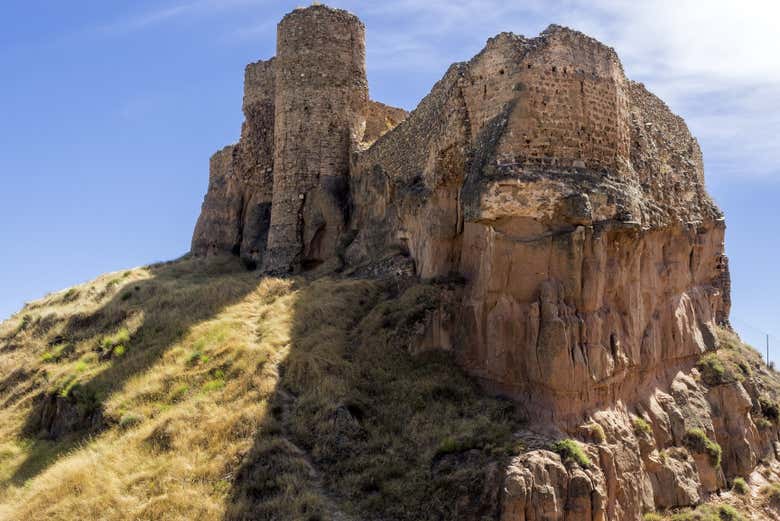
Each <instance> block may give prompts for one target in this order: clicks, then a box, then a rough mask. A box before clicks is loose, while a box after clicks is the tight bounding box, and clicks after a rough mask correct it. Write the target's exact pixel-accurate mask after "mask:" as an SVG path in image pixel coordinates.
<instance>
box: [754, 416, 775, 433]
mask: <svg viewBox="0 0 780 521" xmlns="http://www.w3.org/2000/svg"><path fill="white" fill-rule="evenodd" d="M772 425H773V424H772V422H771V421H769V420H767V419H766V418H757V419H756V427H758V428H759V429H761V430H762V431H766V430H769V429H771V428H772Z"/></svg>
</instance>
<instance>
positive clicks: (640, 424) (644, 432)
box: [632, 416, 653, 436]
mask: <svg viewBox="0 0 780 521" xmlns="http://www.w3.org/2000/svg"><path fill="white" fill-rule="evenodd" d="M632 423H633V425H634V433H635V434H636V435H638V436H648V435H652V434H653V427H652V426H651V425H650V424H649V423H648V422H647V420H645V419H644V418H640V417H638V416H637V417H636V418H634V420H633V422H632Z"/></svg>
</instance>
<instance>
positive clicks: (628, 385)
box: [193, 6, 777, 521]
mask: <svg viewBox="0 0 780 521" xmlns="http://www.w3.org/2000/svg"><path fill="white" fill-rule="evenodd" d="M279 35H280V38H279V49H278V53H279V54H278V56H277V58H276V59H275V60H273V61H269V62H260V63H259V64H256V65H253V66H250V68H248V69H247V81H246V95H245V103H244V111H245V114H246V118H247V119H246V123H245V125H244V128H243V130H242V137H241V141H240V142H239V143H238V144H237V145H235V146H233V147H228V148H227V149H225V150H223V151H222V152H219V153H218V154H217V155H215V156H214V158H213V159H212V164H211V179H210V184H209V192H208V194H207V196H206V200H205V202H204V206H203V213H202V215H201V218H200V220H199V222H198V226H197V228H196V232H195V236H194V238H193V253H195V254H198V255H205V254H210V253H214V252H219V251H233V252H234V253H237V254H240V255H242V257H244V258H246V259H247V262H248V264H250V265H259V266H265V267H266V268H267V269H269V270H273V271H275V272H279V271H299V270H302V269H307V268H310V267H313V266H315V265H319V264H321V263H323V262H330V263H332V264H333V265H334V266H337V267H338V268H339V269H340V270H342V271H343V272H345V273H347V274H350V273H351V274H363V275H365V274H372V275H381V276H387V275H390V276H393V275H394V274H395V273H396V272H402V271H403V270H404V268H399V266H401V267H403V266H405V267H406V268H407V269H410V270H412V271H413V272H414V273H415V275H416V276H418V277H421V278H437V277H455V278H458V279H462V280H463V281H465V282H464V284H463V286H462V288H461V289H460V290H458V291H454V292H453V294H452V295H450V296H449V298H448V302H449V303H450V305H448V306H447V308H446V309H442V310H440V313H439V314H438V315H437V316H435V317H432V318H431V320H430V322H429V325H430V327H429V331H428V334H427V336H426V346H425V347H426V348H430V347H434V348H441V349H450V350H452V351H453V352H454V355H455V356H456V358H457V359H458V360H459V361H460V363H461V365H462V366H463V367H465V368H466V369H467V370H468V371H469V372H470V373H471V374H472V375H474V376H476V377H477V378H478V379H479V380H480V381H481V382H482V383H483V384H484V386H485V387H486V388H487V389H489V390H490V391H492V392H496V393H500V394H503V395H507V396H509V397H511V398H513V399H514V400H515V401H516V402H517V403H518V404H519V406H520V407H521V408H522V409H523V410H524V411H525V413H526V415H527V416H528V418H529V419H530V420H532V422H531V427H529V432H528V433H527V434H528V436H527V438H528V439H529V440H535V439H554V438H562V437H573V438H578V439H579V440H580V441H581V442H582V443H583V446H584V447H585V450H586V452H587V453H588V454H589V455H590V457H591V459H592V461H593V464H592V465H591V466H585V467H583V466H582V465H577V464H572V463H571V462H570V461H568V462H567V461H562V460H561V458H560V457H559V456H558V455H556V454H554V453H553V452H550V451H549V450H546V445H544V444H540V445H539V446H538V448H536V449H534V450H531V451H529V452H527V453H525V454H523V455H522V456H518V457H517V458H515V460H513V461H512V462H511V464H510V465H509V467H508V468H507V471H506V475H505V478H504V493H503V494H502V499H501V501H502V512H503V519H504V520H506V521H510V520H536V519H550V520H553V519H555V520H557V519H566V520H574V519H577V520H580V519H581V520H587V521H591V520H593V521H595V520H601V519H614V520H629V519H639V518H640V517H641V514H642V512H645V511H648V510H652V509H654V508H669V507H676V506H684V505H693V504H696V503H698V502H700V501H702V500H703V499H704V498H706V497H707V495H708V494H711V493H713V492H716V491H718V490H720V489H722V488H723V487H725V486H726V484H727V481H730V480H731V479H732V478H734V477H736V476H740V475H742V476H744V475H746V474H749V473H750V472H751V471H752V469H753V468H754V467H755V465H756V463H757V462H758V461H759V460H760V459H767V458H774V451H775V448H774V446H773V441H774V440H776V439H777V433H776V432H774V431H771V432H759V431H758V430H757V428H756V426H755V423H754V421H753V416H751V414H753V415H755V414H756V403H757V402H758V399H759V395H760V392H759V390H757V389H758V387H760V385H759V384H757V383H756V381H751V380H748V381H747V383H746V382H745V381H740V380H734V381H728V382H706V381H702V378H701V373H700V372H699V370H697V368H696V365H697V362H699V360H700V358H701V357H702V355H703V354H705V353H707V352H708V351H715V350H717V349H718V348H719V347H720V343H721V338H722V337H723V334H724V333H722V331H723V330H719V328H723V327H725V328H727V327H728V314H729V306H730V300H729V276H728V268H727V260H726V258H725V256H724V249H723V239H724V230H725V224H724V220H723V216H722V214H721V212H720V210H719V209H718V208H717V207H716V206H715V204H714V203H713V201H712V200H711V199H710V197H709V196H708V195H707V193H706V190H705V187H704V173H703V164H702V157H701V151H700V149H699V146H698V144H697V142H696V140H695V139H694V138H693V137H692V136H691V135H690V132H689V131H688V129H687V127H686V125H685V123H684V122H683V121H682V119H680V118H679V117H677V116H675V115H674V114H672V113H671V112H670V111H669V109H668V108H667V107H666V105H664V103H663V102H662V101H660V100H659V99H658V98H656V97H655V96H653V95H652V94H651V93H649V92H648V91H647V90H646V89H645V88H644V86H642V85H641V84H637V83H634V82H632V81H630V80H628V79H627V78H626V77H625V74H624V72H623V68H622V66H621V64H620V61H619V59H618V57H617V55H616V53H615V51H614V50H613V49H611V48H608V47H606V46H604V45H602V44H600V43H599V42H597V41H595V40H593V39H592V38H589V37H587V36H585V35H583V34H581V33H578V32H575V31H572V30H570V29H566V28H563V27H558V26H551V27H550V28H548V29H547V30H546V31H545V32H544V33H542V34H541V35H540V36H539V37H536V38H530V39H528V38H523V37H520V36H516V35H513V34H508V33H502V34H500V35H498V36H496V37H495V38H492V39H490V40H489V41H488V43H487V46H486V47H485V49H484V50H483V51H482V52H480V53H479V54H478V55H477V56H475V57H474V58H473V59H471V60H470V61H469V62H465V63H458V64H455V65H453V66H452V67H451V68H450V69H449V71H448V72H447V74H446V75H445V76H444V78H442V80H440V81H439V82H438V83H437V84H436V85H435V86H434V88H433V90H432V91H431V93H430V94H429V95H428V96H427V97H426V98H425V99H424V100H423V101H422V102H421V103H420V105H419V106H418V107H417V108H416V109H415V110H414V111H413V112H412V113H411V114H410V115H409V116H408V117H406V113H405V112H403V111H400V110H399V109H392V108H390V107H386V106H384V105H381V104H376V103H374V102H369V101H368V96H367V88H366V82H365V67H364V64H363V60H364V55H365V51H364V44H363V27H362V24H360V22H359V21H358V20H357V19H356V18H354V17H352V16H351V15H348V14H346V13H345V12H343V11H336V10H331V9H329V8H325V7H321V6H317V7H311V8H307V9H302V10H297V11H295V12H294V13H292V14H291V15H288V17H286V18H285V20H283V21H282V23H281V24H280V27H279ZM323 57H327V59H322V58H323ZM272 115H273V117H272ZM366 120H367V121H366ZM402 120H403V121H402ZM396 125H397V126H396ZM392 127H395V128H392ZM364 132H365V135H364ZM361 142H363V145H361V144H360V143H361ZM266 241H267V242H266ZM719 331H720V332H719ZM636 425H648V426H649V430H648V429H637V428H636ZM583 426H587V428H585V427H583ZM594 426H597V427H594ZM594 429H595V430H596V431H597V432H599V433H600V434H599V435H598V436H596V437H593V435H592V432H593V431H594ZM695 429H700V430H701V432H703V433H704V434H705V435H706V436H707V437H708V438H711V439H712V440H717V442H718V443H720V445H721V446H722V449H723V457H722V463H721V462H717V464H716V463H715V462H713V461H712V460H711V459H708V457H707V456H706V455H704V454H702V453H700V451H697V450H696V448H695V447H693V446H692V445H691V443H689V441H690V440H687V438H686V436H689V433H690V432H691V431H692V430H695ZM668 454H671V456H667V455H668Z"/></svg>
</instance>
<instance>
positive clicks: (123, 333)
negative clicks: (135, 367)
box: [99, 327, 130, 357]
mask: <svg viewBox="0 0 780 521" xmlns="http://www.w3.org/2000/svg"><path fill="white" fill-rule="evenodd" d="M129 343H130V331H128V329H127V328H126V327H123V328H122V329H120V330H119V331H117V332H116V333H114V334H113V335H109V336H105V337H103V340H101V341H100V347H99V351H100V352H101V353H102V354H103V356H106V357H110V356H112V355H117V356H122V355H123V354H125V352H126V351H127V345H128V344H129Z"/></svg>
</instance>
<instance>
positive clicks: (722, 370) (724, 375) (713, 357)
mask: <svg viewBox="0 0 780 521" xmlns="http://www.w3.org/2000/svg"><path fill="white" fill-rule="evenodd" d="M698 366H699V370H701V375H702V379H703V380H704V383H706V384H707V385H710V386H715V385H721V384H725V383H729V382H732V381H734V377H733V375H732V374H731V372H730V371H728V370H727V369H726V366H725V365H724V364H723V360H721V359H720V358H719V357H718V354H717V353H709V354H706V355H704V356H703V357H702V358H701V359H700V360H699V364H698Z"/></svg>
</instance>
